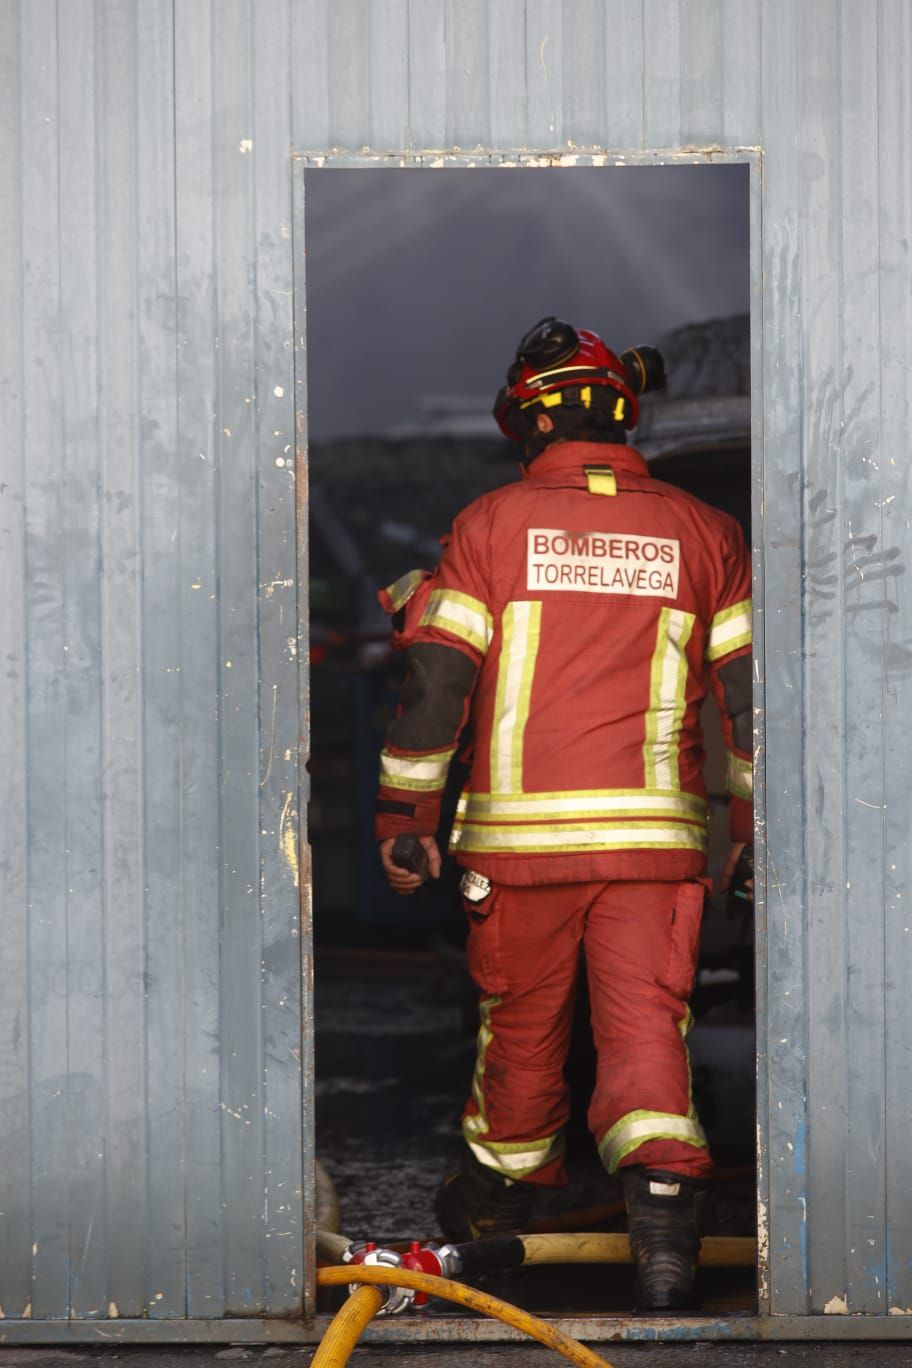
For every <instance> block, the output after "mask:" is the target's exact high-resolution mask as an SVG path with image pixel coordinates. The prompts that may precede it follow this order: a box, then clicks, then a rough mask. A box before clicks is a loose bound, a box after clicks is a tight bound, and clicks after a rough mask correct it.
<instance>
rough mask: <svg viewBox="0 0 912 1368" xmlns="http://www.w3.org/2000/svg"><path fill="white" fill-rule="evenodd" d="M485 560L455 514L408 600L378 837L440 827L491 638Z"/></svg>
mask: <svg viewBox="0 0 912 1368" xmlns="http://www.w3.org/2000/svg"><path fill="white" fill-rule="evenodd" d="M486 566H487V556H486V552H485V547H484V544H483V542H482V540H481V539H480V538H479V537H478V536H477V535H474V534H473V532H472V529H471V528H470V527H469V526H467V524H466V522H465V520H464V517H461V518H457V520H456V522H455V523H454V525H453V531H452V535H451V537H450V538H449V540H448V542H447V544H446V549H445V551H444V554H443V557H442V558H441V561H440V565H439V567H438V569H437V571H436V573H435V574H434V575H433V576H432V577H431V578H430V579H428V580H427V581H425V582H424V583H423V585H422V586H421V588H420V592H417V593H415V594H414V596H413V598H412V599H410V600H409V601H408V602H407V603H406V604H405V610H404V611H405V621H404V623H403V625H402V627H401V629H400V631H399V633H398V636H397V644H398V645H400V646H402V647H404V648H405V649H406V650H407V651H408V673H407V675H406V679H405V683H404V684H403V687H402V693H401V695H400V699H399V709H398V712H397V715H396V717H395V718H394V719H393V721H392V723H391V724H390V726H389V728H388V730H387V734H386V742H385V745H384V747H383V750H382V751H381V754H380V787H379V792H378V795H377V806H376V822H375V834H376V837H377V840H378V841H383V840H386V839H388V838H389V837H391V836H398V835H400V834H402V833H406V834H409V835H415V836H433V835H434V833H435V832H436V830H437V826H438V823H439V820H440V800H441V796H442V794H443V790H444V787H445V786H446V780H447V773H448V771H449V767H450V762H451V760H452V758H453V755H454V754H455V752H456V745H457V741H458V739H459V734H460V732H461V731H462V729H463V727H464V726H465V723H466V721H467V718H468V714H469V706H470V702H471V697H472V691H473V689H474V687H475V680H476V677H477V675H478V671H479V668H480V666H481V662H482V660H483V659H484V656H485V654H486V653H487V649H488V645H489V643H490V640H491V633H492V622H493V619H492V615H491V609H490V606H489V597H490V594H489V591H488V589H487V586H486ZM382 601H383V596H382V595H381V602H382Z"/></svg>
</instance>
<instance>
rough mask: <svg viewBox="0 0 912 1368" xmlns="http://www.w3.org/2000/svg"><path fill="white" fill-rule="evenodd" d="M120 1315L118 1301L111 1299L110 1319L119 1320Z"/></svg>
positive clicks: (109, 1304) (109, 1305) (109, 1307)
mask: <svg viewBox="0 0 912 1368" xmlns="http://www.w3.org/2000/svg"><path fill="white" fill-rule="evenodd" d="M119 1315H120V1311H119V1310H118V1306H117V1302H115V1301H110V1302H108V1319H109V1320H117V1317H118V1316H119Z"/></svg>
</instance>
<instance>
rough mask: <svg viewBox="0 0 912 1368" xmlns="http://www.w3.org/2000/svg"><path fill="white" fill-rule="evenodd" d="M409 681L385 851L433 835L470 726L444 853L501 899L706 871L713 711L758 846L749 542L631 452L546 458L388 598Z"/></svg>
mask: <svg viewBox="0 0 912 1368" xmlns="http://www.w3.org/2000/svg"><path fill="white" fill-rule="evenodd" d="M381 599H382V601H384V602H385V604H386V606H387V608H388V609H389V610H390V611H394V610H401V609H402V608H403V607H404V611H405V619H406V620H405V627H404V630H403V631H402V633H401V635H400V638H399V640H400V644H403V645H405V646H407V647H408V649H409V658H410V673H409V677H408V679H407V681H406V685H405V687H404V689H403V695H402V702H401V708H400V713H399V716H398V717H397V718H396V719H395V721H394V722H393V723H392V725H391V726H390V729H389V733H388V735H387V744H386V746H385V748H384V751H383V754H382V758H381V776H380V794H379V799H378V804H377V822H376V834H377V838H378V839H379V840H382V839H384V838H386V837H389V836H395V835H397V834H398V833H400V832H409V833H414V834H416V835H432V834H433V833H434V832H435V831H436V829H437V823H438V817H439V803H440V795H441V791H442V789H443V787H444V784H445V782H446V775H447V770H448V767H449V764H450V760H451V758H452V756H453V754H454V752H455V749H456V745H457V740H458V737H459V734H460V732H461V730H462V728H463V726H464V724H465V722H466V720H467V718H468V716H469V712H471V722H472V743H471V773H470V778H469V782H468V784H467V786H466V788H465V790H464V792H463V794H462V797H461V799H460V802H459V808H458V812H457V817H456V822H455V825H454V828H453V833H452V837H451V850H452V851H453V852H454V854H455V856H456V858H457V860H459V861H460V862H461V863H462V864H464V865H467V866H470V867H471V868H473V869H475V870H478V871H479V872H480V873H482V874H486V875H488V876H489V877H491V878H494V879H496V880H499V881H500V882H504V883H516V884H534V883H562V882H573V881H579V880H595V879H652V880H654V879H682V878H692V877H699V876H700V875H702V874H703V873H704V871H705V855H706V790H705V786H704V782H703V761H704V751H703V738H702V732H701V728H700V722H699V712H700V705H701V703H702V701H703V699H704V697H705V696H706V693H707V691H708V689H709V688H710V687H711V688H712V689H713V691H714V693H715V695H716V697H717V699H718V701H719V704H720V707H721V710H722V718H723V730H724V733H725V739H726V745H727V748H728V752H729V789H730V793H731V834H732V839H733V840H750V839H751V838H752V825H751V761H750V750H751V699H750V693H751V690H750V642H751V604H750V560H749V557H748V553H747V550H746V547H745V545H744V539H743V537H742V535H741V531H740V528H739V527H738V525H737V523H736V522H735V521H734V519H732V518H731V517H729V516H728V515H727V514H725V513H722V512H719V511H718V510H717V509H714V508H710V507H709V506H707V505H706V504H704V503H702V502H700V501H699V500H698V499H696V498H694V497H692V496H691V495H689V494H686V493H683V492H682V491H681V490H679V489H675V488H673V487H672V486H670V485H666V484H662V483H660V482H659V481H657V480H654V479H652V478H651V477H650V475H649V473H648V470H647V468H646V464H645V462H644V460H643V458H642V457H641V456H640V455H639V453H638V452H636V451H634V450H632V449H631V448H628V447H624V446H613V445H603V444H595V443H589V442H567V443H559V444H555V445H553V446H551V447H549V448H548V449H547V450H546V451H545V452H544V453H543V454H542V455H541V456H539V457H538V458H537V459H536V460H535V461H534V462H533V463H532V465H531V466H530V467H529V468H528V470H527V472H526V473H525V478H524V479H523V480H522V482H520V483H516V484H513V485H508V486H506V487H504V488H502V489H498V490H495V491H494V492H493V493H491V494H486V495H484V496H483V497H482V498H480V499H478V500H476V501H475V502H474V503H473V504H471V505H470V506H469V507H468V508H467V509H465V510H464V511H463V512H462V513H461V514H460V515H459V517H458V518H457V519H456V521H455V523H454V525H453V529H452V535H451V537H450V539H449V541H448V543H447V544H446V549H445V551H444V554H443V557H442V559H441V562H440V565H439V567H438V569H437V571H436V572H435V573H434V574H433V575H431V576H429V577H423V576H422V575H421V574H420V573H416V572H413V573H412V574H411V575H410V576H405V577H404V578H403V580H401V581H399V582H397V584H396V585H393V586H391V588H390V589H389V590H387V591H385V592H384V594H383V595H381Z"/></svg>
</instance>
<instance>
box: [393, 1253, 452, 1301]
mask: <svg viewBox="0 0 912 1368" xmlns="http://www.w3.org/2000/svg"><path fill="white" fill-rule="evenodd" d="M402 1267H403V1268H410V1269H412V1271H413V1272H415V1273H430V1274H431V1275H432V1276H433V1277H435V1278H455V1277H458V1275H459V1273H460V1272H461V1271H462V1260H461V1259H460V1257H459V1253H458V1250H457V1249H456V1246H455V1245H451V1244H446V1245H436V1244H433V1243H432V1242H429V1243H428V1244H425V1245H423V1244H422V1243H421V1242H420V1240H412V1242H411V1244H410V1246H409V1248H408V1250H407V1252H406V1253H405V1254H403V1255H402ZM429 1301H430V1297H429V1296H428V1294H427V1292H416V1293H415V1294H414V1303H413V1305H414V1306H415V1307H416V1309H418V1308H420V1307H422V1306H427V1304H428V1302H429Z"/></svg>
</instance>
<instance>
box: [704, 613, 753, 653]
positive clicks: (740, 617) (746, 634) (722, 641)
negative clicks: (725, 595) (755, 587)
mask: <svg viewBox="0 0 912 1368" xmlns="http://www.w3.org/2000/svg"><path fill="white" fill-rule="evenodd" d="M751 640H752V637H751V601H750V599H742V600H741V602H740V603H733V604H732V606H731V607H730V608H723V609H722V611H721V613H716V616H715V617H714V618H713V620H712V625H711V626H710V629H709V641H708V643H707V646H706V659H707V660H719V659H720V658H721V657H722V656H726V655H729V654H730V653H731V652H732V651H737V650H739V649H740V647H742V646H749V645H750V644H751Z"/></svg>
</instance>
